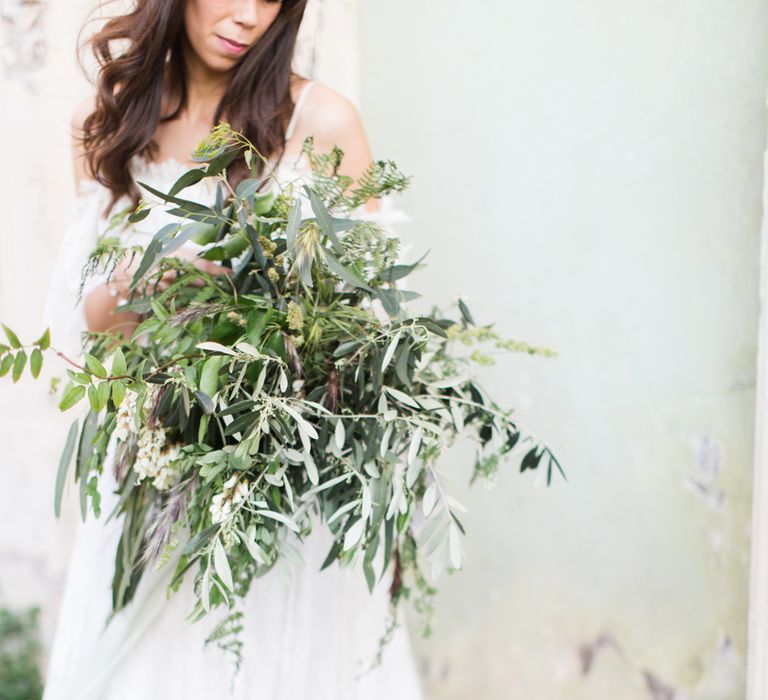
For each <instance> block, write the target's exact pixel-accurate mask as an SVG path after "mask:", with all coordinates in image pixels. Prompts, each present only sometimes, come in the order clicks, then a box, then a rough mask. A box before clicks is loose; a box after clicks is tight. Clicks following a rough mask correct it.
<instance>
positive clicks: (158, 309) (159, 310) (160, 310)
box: [149, 297, 168, 321]
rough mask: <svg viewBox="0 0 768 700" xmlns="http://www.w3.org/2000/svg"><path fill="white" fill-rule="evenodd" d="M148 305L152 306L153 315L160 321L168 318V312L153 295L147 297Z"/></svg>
mask: <svg viewBox="0 0 768 700" xmlns="http://www.w3.org/2000/svg"><path fill="white" fill-rule="evenodd" d="M149 305H150V307H151V308H152V311H153V312H154V314H155V316H157V317H158V318H159V319H160V320H161V321H166V320H168V312H167V311H166V309H165V307H164V306H163V305H162V304H161V303H160V302H159V301H158V300H157V299H155V298H154V297H150V299H149Z"/></svg>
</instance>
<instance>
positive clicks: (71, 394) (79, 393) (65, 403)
mask: <svg viewBox="0 0 768 700" xmlns="http://www.w3.org/2000/svg"><path fill="white" fill-rule="evenodd" d="M83 396H85V387H84V386H82V385H81V384H76V385H74V386H71V387H69V389H67V390H66V391H65V392H64V396H63V397H62V399H61V403H60V404H59V410H60V411H66V410H67V409H68V408H70V407H72V406H74V405H75V404H76V403H77V402H78V401H80V399H82V398H83Z"/></svg>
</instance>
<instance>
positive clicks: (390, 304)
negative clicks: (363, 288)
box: [376, 289, 400, 316]
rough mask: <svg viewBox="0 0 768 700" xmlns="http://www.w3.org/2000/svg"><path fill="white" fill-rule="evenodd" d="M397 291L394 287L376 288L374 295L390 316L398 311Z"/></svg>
mask: <svg viewBox="0 0 768 700" xmlns="http://www.w3.org/2000/svg"><path fill="white" fill-rule="evenodd" d="M398 294H399V292H398V291H397V290H396V289H377V290H376V297H377V298H378V299H379V301H381V305H382V306H383V307H384V311H386V312H387V313H388V314H389V315H390V316H395V315H396V314H397V313H398V312H399V311H400V301H399V299H398Z"/></svg>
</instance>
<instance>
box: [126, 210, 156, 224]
mask: <svg viewBox="0 0 768 700" xmlns="http://www.w3.org/2000/svg"><path fill="white" fill-rule="evenodd" d="M151 211H152V210H151V209H150V208H149V207H147V208H146V209H140V210H139V211H134V212H132V213H131V214H129V215H128V223H130V224H138V223H139V221H144V219H146V218H147V217H148V216H149V214H150V212H151Z"/></svg>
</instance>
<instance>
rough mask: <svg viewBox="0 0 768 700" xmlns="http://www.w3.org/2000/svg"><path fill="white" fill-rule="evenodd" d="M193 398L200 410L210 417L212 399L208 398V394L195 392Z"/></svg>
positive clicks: (212, 406) (212, 407)
mask: <svg viewBox="0 0 768 700" xmlns="http://www.w3.org/2000/svg"><path fill="white" fill-rule="evenodd" d="M195 398H196V399H197V402H198V403H199V404H200V408H201V410H202V411H203V413H205V414H206V415H208V416H209V415H211V413H213V409H214V405H213V399H212V398H211V397H210V396H208V394H206V393H204V392H202V391H196V392H195Z"/></svg>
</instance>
